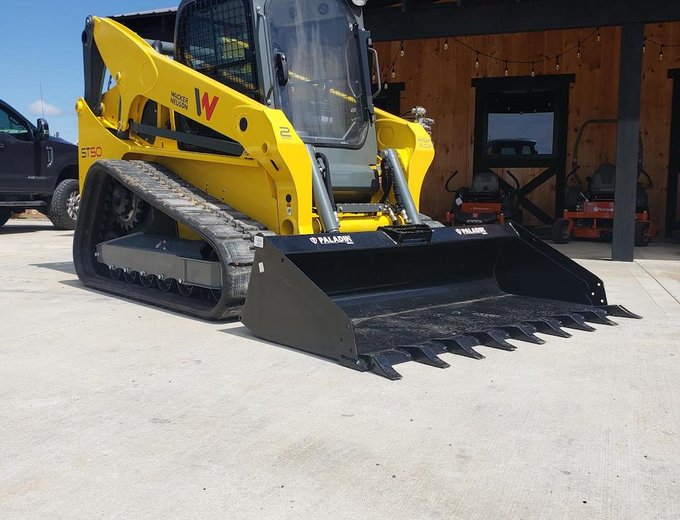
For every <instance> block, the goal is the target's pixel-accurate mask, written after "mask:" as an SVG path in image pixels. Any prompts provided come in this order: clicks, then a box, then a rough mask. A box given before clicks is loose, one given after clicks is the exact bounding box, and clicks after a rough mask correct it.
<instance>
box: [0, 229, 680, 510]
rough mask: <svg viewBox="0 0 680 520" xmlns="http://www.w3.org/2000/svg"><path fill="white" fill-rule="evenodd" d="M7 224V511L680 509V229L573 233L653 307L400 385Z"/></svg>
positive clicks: (609, 281) (3, 372) (0, 443)
mask: <svg viewBox="0 0 680 520" xmlns="http://www.w3.org/2000/svg"><path fill="white" fill-rule="evenodd" d="M71 238H72V233H70V232H63V231H55V230H54V229H52V228H51V226H50V225H49V223H47V222H44V223H43V222H38V223H36V222H19V221H10V223H9V224H8V225H7V226H6V227H3V228H2V229H1V230H0V254H1V257H0V312H1V314H0V518H2V519H12V520H14V519H31V520H36V519H40V520H44V519H64V520H67V519H68V520H76V519H83V520H91V519H94V518H103V519H114V518H115V519H118V518H119V519H125V520H129V519H147V518H149V519H193V518H201V519H213V518H215V519H218V518H219V519H225V518H238V519H241V518H313V519H317V518H329V519H330V518H333V519H335V518H352V519H355V518H370V519H374V518H390V519H439V518H441V519H449V518H460V519H495V518H502V519H505V518H508V519H517V518H522V519H556V518H565V519H576V518H582V519H604V518H607V519H653V518H663V519H676V518H680V399H679V398H678V395H680V348H679V347H680V341H679V340H678V338H679V337H680V319H679V318H680V303H679V300H680V247H679V246H677V245H663V244H652V245H650V246H649V247H648V248H647V249H645V250H641V251H640V252H641V256H642V257H643V258H644V259H642V260H638V261H637V262H635V263H630V264H625V263H614V262H610V261H601V260H596V259H594V258H603V257H605V256H606V255H607V251H608V249H607V248H608V246H607V245H605V244H584V243H574V244H570V245H568V246H563V247H561V249H563V250H564V251H566V252H569V253H572V254H574V256H576V257H585V258H587V260H583V261H582V263H583V264H584V265H585V266H586V267H588V268H589V269H591V270H593V271H594V272H596V273H597V274H598V275H599V276H601V277H602V278H603V279H604V281H605V284H606V286H607V289H608V295H609V299H610V301H611V302H615V303H621V304H624V305H626V306H628V307H629V308H630V309H631V310H634V311H635V312H638V313H640V314H642V315H644V320H642V321H633V320H623V319H617V321H618V322H619V323H620V326H618V327H605V326H598V331H597V332H594V333H587V332H579V331H573V338H571V339H561V338H553V337H549V338H547V339H549V341H548V342H547V343H546V344H545V345H542V346H536V345H530V344H526V343H520V344H518V346H519V348H518V350H517V351H515V352H504V351H497V350H493V349H488V348H484V349H482V350H483V352H484V354H485V355H486V356H487V358H486V359H485V360H482V361H474V360H470V359H466V358H461V357H457V356H453V355H444V356H443V357H444V358H445V359H446V360H447V361H448V362H450V363H451V368H449V369H447V370H438V369H434V368H431V367H428V366H425V365H420V364H417V363H408V364H405V365H400V366H399V371H400V372H401V373H402V374H403V375H404V379H403V380H401V381H398V382H392V381H388V380H386V379H383V378H380V377H377V376H374V375H372V374H368V373H359V372H354V371H352V370H348V369H346V368H343V367H340V366H338V365H335V364H333V363H330V362H326V361H323V360H320V359H318V358H315V357H312V356H308V355H303V354H300V353H297V352H294V351H292V350H288V349H285V348H280V347H277V346H274V345H271V344H268V343H263V342H260V341H257V340H256V339H254V338H253V337H251V336H250V334H249V333H248V331H247V330H246V329H245V328H244V327H243V326H241V325H240V324H238V323H231V324H224V323H221V324H213V323H205V322H201V321H197V320H193V319H189V318H185V317H181V316H177V315H174V314H171V313H168V312H164V311H160V310H155V309H153V308H149V307H145V306H142V305H138V304H134V303H130V302H127V301H123V300H119V299H116V298H112V297H109V296H106V295H103V294H99V293H96V292H92V291H89V290H87V289H85V288H84V287H83V286H81V285H80V283H79V282H78V280H77V278H76V275H75V274H74V271H73V267H72V264H71V252H70V247H71Z"/></svg>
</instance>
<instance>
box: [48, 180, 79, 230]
mask: <svg viewBox="0 0 680 520" xmlns="http://www.w3.org/2000/svg"><path fill="white" fill-rule="evenodd" d="M79 206H80V197H79V195H78V181H77V180H76V179H64V180H63V181H61V182H60V183H59V184H58V185H57V188H56V189H55V190H54V193H53V194H52V199H51V200H50V204H49V207H48V210H47V216H48V217H49V218H50V220H51V221H52V224H54V227H56V228H57V229H75V227H76V219H77V218H78V209H79Z"/></svg>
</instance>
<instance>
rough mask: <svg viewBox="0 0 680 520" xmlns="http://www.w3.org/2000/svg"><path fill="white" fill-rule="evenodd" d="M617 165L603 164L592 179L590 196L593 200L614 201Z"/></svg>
mask: <svg viewBox="0 0 680 520" xmlns="http://www.w3.org/2000/svg"><path fill="white" fill-rule="evenodd" d="M615 187H616V165H614V164H611V163H602V164H600V166H598V167H597V170H595V173H594V174H593V176H592V177H591V178H590V190H589V191H590V196H591V197H592V198H593V199H600V200H602V199H611V200H613V199H614V189H615Z"/></svg>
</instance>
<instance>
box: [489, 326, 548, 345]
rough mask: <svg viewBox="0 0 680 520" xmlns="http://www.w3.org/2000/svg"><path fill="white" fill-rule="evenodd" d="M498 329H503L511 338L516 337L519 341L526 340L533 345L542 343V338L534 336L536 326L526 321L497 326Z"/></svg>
mask: <svg viewBox="0 0 680 520" xmlns="http://www.w3.org/2000/svg"><path fill="white" fill-rule="evenodd" d="M499 329H501V330H504V331H505V332H507V333H508V334H510V337H511V338H512V339H518V340H520V341H526V342H528V343H533V344H535V345H543V344H544V343H545V341H544V340H542V339H541V338H539V337H538V336H536V335H535V334H534V333H535V332H536V327H534V326H533V325H529V324H526V323H519V324H517V325H506V326H503V327H499Z"/></svg>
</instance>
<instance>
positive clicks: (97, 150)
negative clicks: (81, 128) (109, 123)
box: [80, 146, 104, 159]
mask: <svg viewBox="0 0 680 520" xmlns="http://www.w3.org/2000/svg"><path fill="white" fill-rule="evenodd" d="M102 155H104V152H103V150H102V147H101V146H87V147H85V148H81V149H80V158H81V159H97V158H98V157H101V156H102Z"/></svg>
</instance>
